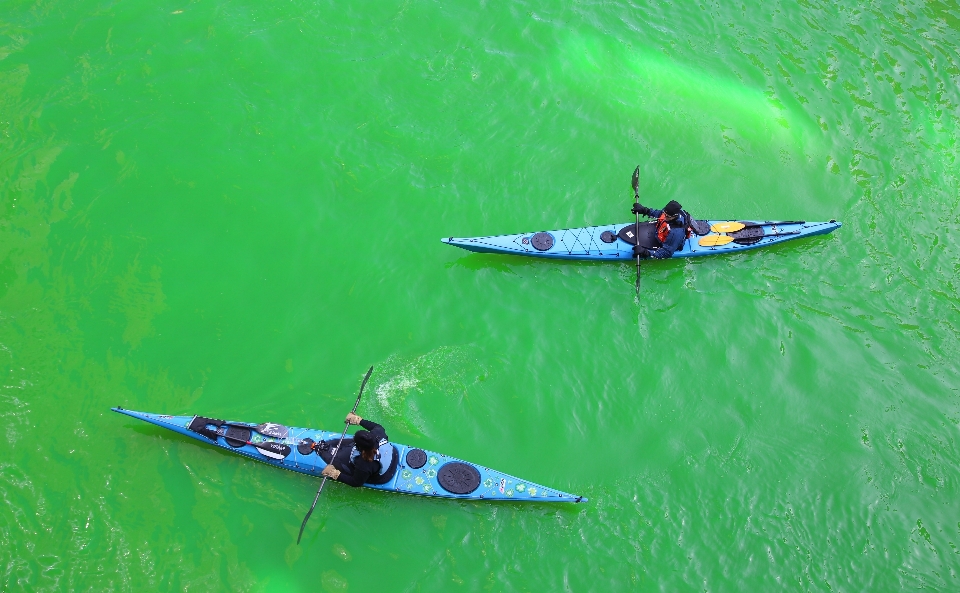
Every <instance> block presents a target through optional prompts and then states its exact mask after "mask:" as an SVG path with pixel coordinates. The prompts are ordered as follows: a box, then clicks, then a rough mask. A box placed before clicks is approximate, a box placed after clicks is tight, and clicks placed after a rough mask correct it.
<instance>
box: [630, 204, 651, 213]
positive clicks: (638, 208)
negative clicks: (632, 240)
mask: <svg viewBox="0 0 960 593" xmlns="http://www.w3.org/2000/svg"><path fill="white" fill-rule="evenodd" d="M631 212H633V213H634V214H643V215H644V216H647V215H648V214H650V209H649V208H647V207H646V206H644V205H643V204H641V203H640V202H634V204H633V209H632V210H631Z"/></svg>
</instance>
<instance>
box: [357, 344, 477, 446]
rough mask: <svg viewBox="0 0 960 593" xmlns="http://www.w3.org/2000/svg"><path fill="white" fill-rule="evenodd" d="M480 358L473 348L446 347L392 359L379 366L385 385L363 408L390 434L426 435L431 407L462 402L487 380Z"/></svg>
mask: <svg viewBox="0 0 960 593" xmlns="http://www.w3.org/2000/svg"><path fill="white" fill-rule="evenodd" d="M478 359H482V357H481V356H479V355H478V354H477V353H476V352H473V347H471V346H443V347H440V348H437V349H435V350H431V351H430V352H427V353H426V354H422V355H420V356H417V357H414V358H410V357H403V356H391V357H390V358H388V359H387V360H386V361H384V362H382V363H380V364H378V365H377V371H376V374H375V376H376V377H377V378H380V377H383V379H382V382H381V383H380V384H379V385H377V386H376V387H375V388H374V393H375V394H376V397H374V398H371V399H370V400H369V401H368V402H367V403H366V404H361V405H362V408H363V409H364V411H365V413H366V414H367V415H370V416H371V418H372V419H376V420H377V421H378V422H381V423H384V424H385V426H387V427H388V431H389V427H393V428H399V429H401V430H405V431H407V432H410V433H413V434H419V435H424V434H426V432H427V431H426V430H425V427H426V425H427V424H428V422H426V421H425V420H424V418H425V417H429V416H430V414H431V412H430V410H431V409H432V408H436V407H438V406H443V405H447V404H448V403H449V402H450V400H451V398H453V397H456V398H458V399H459V398H460V397H462V396H463V394H464V393H465V392H466V391H467V389H468V387H469V386H470V385H472V384H474V383H476V382H478V381H483V380H485V379H486V376H487V375H488V374H489V373H488V372H487V371H486V370H485V369H484V368H482V366H481V365H480V364H479V363H478V362H477V360H478ZM388 434H389V432H388Z"/></svg>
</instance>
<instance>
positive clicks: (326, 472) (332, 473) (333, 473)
mask: <svg viewBox="0 0 960 593" xmlns="http://www.w3.org/2000/svg"><path fill="white" fill-rule="evenodd" d="M320 475H321V476H326V477H328V478H331V479H333V480H336V479H337V478H339V477H340V470H338V469H337V468H335V467H333V464H332V463H330V464H327V467H325V468H323V471H322V472H320Z"/></svg>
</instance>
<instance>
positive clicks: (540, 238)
mask: <svg viewBox="0 0 960 593" xmlns="http://www.w3.org/2000/svg"><path fill="white" fill-rule="evenodd" d="M530 243H532V244H533V248H534V249H536V250H537V251H546V250H547V249H550V248H551V247H553V235H551V234H550V233H537V234H535V235H534V236H533V237H531V238H530Z"/></svg>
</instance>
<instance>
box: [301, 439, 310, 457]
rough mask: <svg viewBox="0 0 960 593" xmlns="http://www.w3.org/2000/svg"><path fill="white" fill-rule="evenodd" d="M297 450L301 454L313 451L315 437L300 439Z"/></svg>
mask: <svg viewBox="0 0 960 593" xmlns="http://www.w3.org/2000/svg"><path fill="white" fill-rule="evenodd" d="M297 452H298V453H300V454H301V455H309V454H311V453H313V439H303V440H302V441H300V444H299V445H297Z"/></svg>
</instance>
